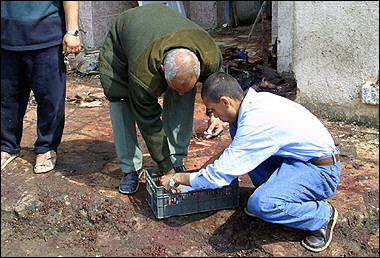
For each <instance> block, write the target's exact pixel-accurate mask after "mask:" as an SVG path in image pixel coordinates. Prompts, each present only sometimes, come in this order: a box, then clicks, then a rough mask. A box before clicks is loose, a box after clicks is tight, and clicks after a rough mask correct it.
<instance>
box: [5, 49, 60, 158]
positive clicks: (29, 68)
mask: <svg viewBox="0 0 380 258" xmlns="http://www.w3.org/2000/svg"><path fill="white" fill-rule="evenodd" d="M31 91H33V93H34V97H35V99H36V102H37V140H36V141H35V144H34V147H35V153H36V154H41V153H45V152H47V151H49V150H55V151H57V148H58V145H59V144H60V143H61V138H62V134H63V128H64V122H65V97H66V66H65V63H64V56H63V54H62V46H61V45H59V46H54V47H50V48H44V49H39V50H32V51H7V50H4V49H1V151H5V152H8V153H10V154H17V153H19V152H20V150H21V148H20V142H21V138H22V130H23V119H24V115H25V111H26V108H27V106H28V101H29V96H30V92H31Z"/></svg>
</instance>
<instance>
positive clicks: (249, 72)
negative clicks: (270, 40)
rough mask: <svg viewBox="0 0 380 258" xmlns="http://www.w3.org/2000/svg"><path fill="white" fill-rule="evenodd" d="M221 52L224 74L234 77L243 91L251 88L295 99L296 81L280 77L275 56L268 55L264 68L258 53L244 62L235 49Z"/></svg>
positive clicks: (231, 48)
mask: <svg viewBox="0 0 380 258" xmlns="http://www.w3.org/2000/svg"><path fill="white" fill-rule="evenodd" d="M221 51H222V55H223V66H224V70H225V72H227V73H228V74H230V75H232V76H233V77H235V78H236V79H237V80H238V82H239V83H240V85H241V87H242V88H243V90H247V89H248V88H249V87H252V88H254V89H255V90H256V91H258V92H260V91H267V92H272V93H274V94H277V95H280V96H283V97H286V98H288V99H290V100H293V101H294V100H295V99H296V95H297V84H296V81H295V80H294V79H289V78H283V77H281V76H280V74H279V73H278V72H277V70H276V68H277V63H276V56H275V54H273V53H272V54H271V55H269V57H268V65H267V66H264V65H263V58H262V56H261V55H260V53H258V54H255V55H251V56H248V60H244V59H242V57H241V56H240V55H239V54H238V48H237V47H227V48H221ZM272 52H273V51H272Z"/></svg>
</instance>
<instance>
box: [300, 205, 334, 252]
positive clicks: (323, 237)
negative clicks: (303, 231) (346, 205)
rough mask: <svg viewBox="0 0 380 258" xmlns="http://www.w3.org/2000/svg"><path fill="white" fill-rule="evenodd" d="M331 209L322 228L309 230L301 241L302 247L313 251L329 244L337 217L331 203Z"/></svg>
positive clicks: (317, 250)
mask: <svg viewBox="0 0 380 258" xmlns="http://www.w3.org/2000/svg"><path fill="white" fill-rule="evenodd" d="M330 205H331V204H330ZM331 210H332V212H331V216H330V221H329V222H328V223H327V224H326V225H325V226H323V227H322V228H320V229H318V230H315V231H310V233H309V234H308V235H307V236H306V237H305V238H304V239H303V240H302V241H301V244H302V246H303V247H305V248H306V249H308V250H310V251H313V252H321V251H323V250H325V249H326V248H327V247H328V246H329V244H330V243H331V239H332V235H333V230H334V227H335V224H336V221H337V219H338V211H337V210H336V209H335V208H334V207H333V206H332V205H331Z"/></svg>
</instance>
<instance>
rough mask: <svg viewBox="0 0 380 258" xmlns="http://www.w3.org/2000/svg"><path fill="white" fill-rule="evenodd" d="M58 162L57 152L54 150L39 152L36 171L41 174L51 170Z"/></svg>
mask: <svg viewBox="0 0 380 258" xmlns="http://www.w3.org/2000/svg"><path fill="white" fill-rule="evenodd" d="M56 162H57V153H56V152H55V151H53V150H50V151H48V152H45V153H43V154H37V157H36V164H35V165H34V173H35V174H41V173H46V172H49V171H51V170H53V169H54V168H55V163H56Z"/></svg>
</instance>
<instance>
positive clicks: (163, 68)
mask: <svg viewBox="0 0 380 258" xmlns="http://www.w3.org/2000/svg"><path fill="white" fill-rule="evenodd" d="M161 69H162V71H163V72H165V66H164V65H163V64H161Z"/></svg>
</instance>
